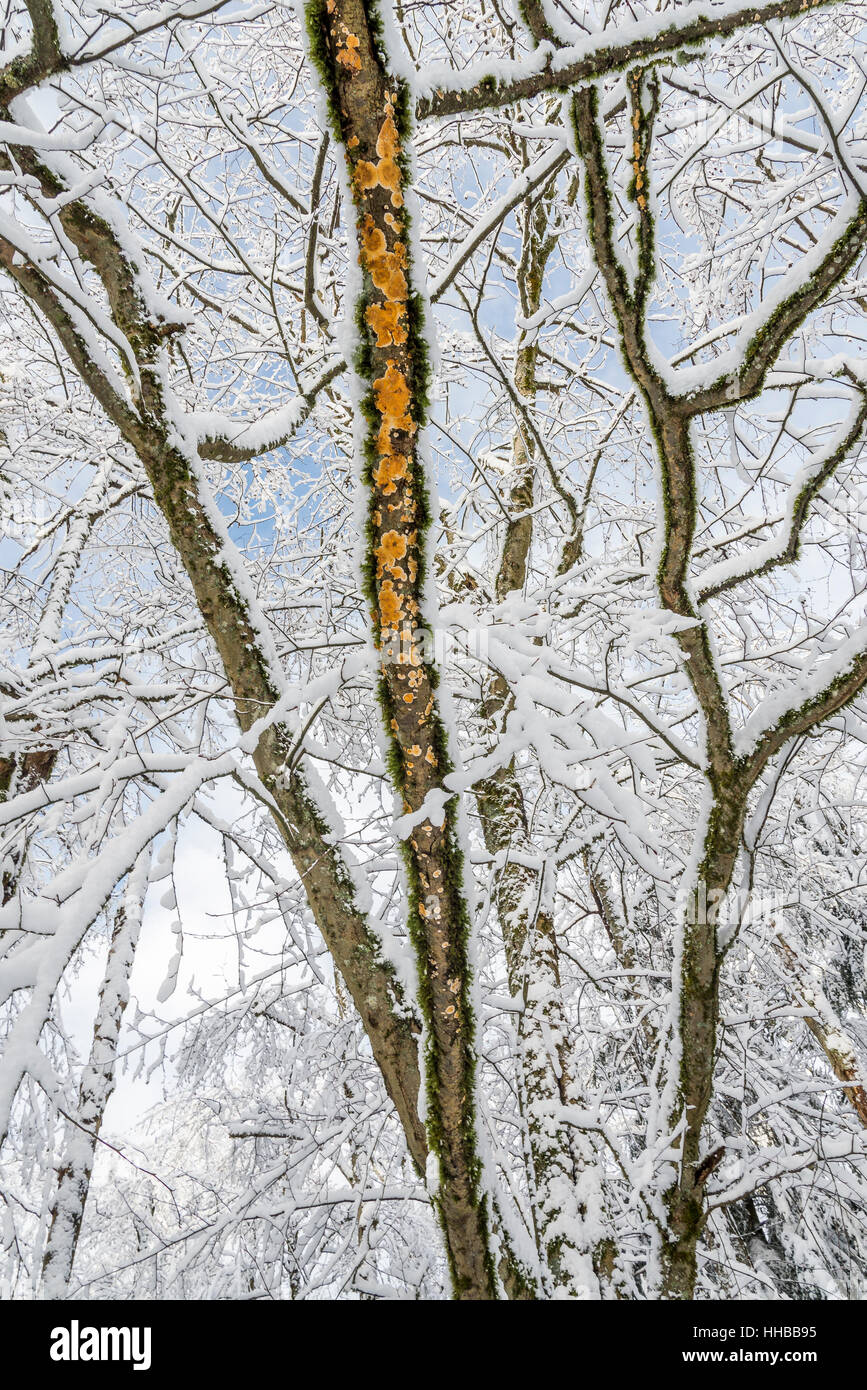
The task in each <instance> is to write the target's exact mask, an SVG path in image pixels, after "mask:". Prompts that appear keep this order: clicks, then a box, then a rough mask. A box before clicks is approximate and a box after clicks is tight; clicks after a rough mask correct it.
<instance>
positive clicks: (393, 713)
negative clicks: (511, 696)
mask: <svg viewBox="0 0 867 1390" xmlns="http://www.w3.org/2000/svg"><path fill="white" fill-rule="evenodd" d="M307 23H308V32H309V35H310V40H311V46H312V52H313V57H314V60H315V61H316V63H317V66H318V68H319V72H320V76H321V78H322V80H323V83H324V85H325V89H326V93H327V97H328V101H329V107H330V116H331V120H332V124H333V128H334V133H335V135H336V137H337V139H338V141H339V143H340V146H341V149H342V151H343V156H344V159H345V167H346V173H347V177H348V180H349V184H350V187H351V193H352V199H353V203H354V233H355V237H356V241H357V255H358V260H359V264H360V267H361V273H362V277H363V286H362V290H361V293H360V296H359V299H358V302H357V305H356V315H355V317H356V325H357V330H358V334H359V344H358V348H357V354H356V361H355V363H354V366H355V370H356V372H357V375H358V377H359V379H360V382H361V386H362V390H363V392H364V399H363V402H362V410H363V412H364V415H365V419H366V422H367V427H368V428H367V434H366V439H365V444H364V458H363V461H362V472H363V477H362V485H363V487H364V489H365V492H366V498H367V503H368V516H367V528H366V547H365V556H364V565H365V576H364V578H365V588H366V595H367V599H368V602H369V604H370V609H371V624H372V631H373V638H374V642H375V645H376V648H377V650H378V652H379V661H380V669H379V700H380V705H381V709H382V715H383V722H384V726H385V736H386V740H387V743H388V749H389V768H390V773H391V777H392V781H393V784H394V786H395V789H396V791H397V793H398V795H399V796H400V798H401V801H402V805H403V811H404V813H405V816H406V817H407V820H406V822H405V824H406V825H407V826H408V827H409V828H408V830H407V832H406V838H405V840H404V862H405V868H406V874H407V878H408V882H409V890H410V903H409V929H410V934H411V937H412V940H413V945H414V948H415V955H416V962H417V969H418V978H419V1001H420V1005H421V1008H422V1012H423V1015H424V1019H425V1025H426V1031H425V1039H424V1048H425V1054H426V1055H425V1059H424V1066H425V1092H426V1104H427V1114H426V1119H427V1131H428V1142H429V1145H430V1151H431V1155H432V1159H433V1160H434V1161H435V1163H436V1167H437V1168H438V1172H436V1173H435V1174H431V1176H432V1177H433V1182H434V1185H435V1187H436V1196H435V1202H436V1205H437V1209H438V1211H439V1215H440V1218H441V1221H442V1226H443V1230H444V1233H445V1240H446V1247H447V1252H448V1258H449V1264H450V1268H451V1273H452V1279H453V1283H454V1289H455V1293H456V1295H457V1297H459V1298H465V1299H484V1298H492V1297H495V1296H496V1289H497V1285H496V1276H495V1274H494V1267H493V1260H492V1255H491V1249H490V1240H489V1225H488V1222H489V1214H488V1210H487V1200H486V1197H485V1195H484V1193H483V1190H482V1185H481V1165H480V1161H479V1157H478V1151H477V1145H476V1106H475V1064H476V1058H475V1049H474V1020H473V1012H472V1004H471V979H470V960H469V935H470V921H469V915H468V908H467V897H466V892H465V886H464V878H463V864H462V854H461V847H460V843H459V838H458V828H457V811H456V803H455V799H454V798H453V797H450V794H449V792H448V790H447V788H446V786H445V779H446V778H447V776H448V774H449V772H450V771H451V770H452V763H451V760H450V755H449V748H448V735H447V731H446V728H445V725H444V723H443V719H442V715H441V711H440V708H439V703H438V698H437V691H436V687H437V670H436V666H435V663H434V660H433V644H432V640H431V639H432V633H431V629H430V625H429V617H428V614H427V611H426V571H427V561H426V553H425V535H426V531H427V528H428V524H429V519H430V512H429V498H428V480H427V478H426V477H425V473H424V463H423V458H422V454H421V451H420V440H419V436H420V432H421V429H422V426H423V424H424V420H425V409H426V393H427V384H428V380H427V378H428V363H427V353H426V350H425V346H424V343H423V338H422V332H421V329H422V321H421V320H422V308H421V303H420V299H419V297H418V295H417V293H416V292H415V290H414V288H413V266H412V257H411V250H410V239H409V237H410V228H409V220H408V213H407V208H406V202H405V194H406V189H407V154H408V151H407V136H408V130H409V116H408V101H407V93H406V91H405V89H404V88H403V86H402V85H401V84H400V83H399V82H398V81H397V79H396V78H395V77H393V76H392V75H391V74H390V72H389V71H388V65H387V55H386V54H385V53H384V52H383V49H382V42H381V37H380V27H379V19H378V16H377V15H376V14H375V12H374V10H373V8H372V6H370V5H369V4H366V3H364V2H363V0H324V3H323V0H314V3H311V4H310V5H309V6H308V9H307Z"/></svg>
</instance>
